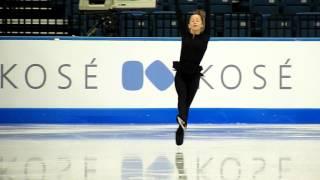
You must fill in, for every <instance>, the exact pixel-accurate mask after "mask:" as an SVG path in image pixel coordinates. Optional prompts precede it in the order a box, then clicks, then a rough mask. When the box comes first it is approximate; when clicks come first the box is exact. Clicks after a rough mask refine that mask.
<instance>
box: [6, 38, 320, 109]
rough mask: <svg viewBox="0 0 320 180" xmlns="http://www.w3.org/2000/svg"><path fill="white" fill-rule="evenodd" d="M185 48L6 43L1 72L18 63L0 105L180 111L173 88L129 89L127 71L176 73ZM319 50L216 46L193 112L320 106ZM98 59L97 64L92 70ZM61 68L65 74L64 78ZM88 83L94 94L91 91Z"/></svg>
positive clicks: (292, 44) (296, 44)
mask: <svg viewBox="0 0 320 180" xmlns="http://www.w3.org/2000/svg"><path fill="white" fill-rule="evenodd" d="M180 45H181V42H180V41H174V40H173V41H160V40H159V41H143V40H127V41H126V40H99V41H97V40H96V41H95V40H60V41H59V40H22V41H21V40H1V41H0V64H1V66H2V67H3V70H2V71H3V72H2V74H1V73H0V75H3V74H4V73H5V72H7V71H8V70H9V69H10V68H11V67H13V66H14V64H16V66H15V67H13V69H12V70H11V71H10V72H8V73H7V75H6V77H7V78H8V79H10V81H12V83H14V85H15V86H16V88H15V87H14V86H12V85H11V84H10V83H9V82H8V80H7V79H6V78H2V79H1V81H3V82H2V83H3V84H2V86H1V88H0V99H1V101H0V108H174V107H176V104H177V96H176V92H175V88H174V84H171V85H170V86H169V88H168V89H166V90H163V91H161V90H159V89H157V88H156V87H155V86H154V85H153V84H152V83H151V81H150V80H149V79H148V78H147V77H146V75H145V72H144V78H143V86H142V88H141V89H139V90H135V91H130V90H126V89H125V88H124V87H123V84H122V68H123V64H124V63H125V62H128V61H139V62H140V63H141V64H143V68H144V70H145V69H146V68H147V67H148V66H149V65H150V64H151V63H153V62H154V61H156V60H159V61H161V62H162V63H163V64H164V65H165V66H166V67H167V69H168V70H170V71H171V73H172V74H173V75H174V73H175V72H174V71H173V69H172V68H171V64H172V61H173V60H178V59H179V54H180ZM319 51H320V41H210V42H209V46H208V49H207V52H206V54H205V56H204V59H203V61H202V66H203V67H204V70H206V69H208V68H209V67H210V66H211V65H212V66H211V68H209V69H208V71H207V72H206V73H205V76H204V77H203V78H204V79H202V80H201V81H200V89H199V91H198V93H197V96H196V98H195V100H194V102H193V107H198V108H320V83H318V81H317V78H318V77H320V71H319V67H320V61H319V59H320V55H319V53H318V52H319ZM94 58H95V60H94V62H93V63H92V64H91V65H95V66H91V67H87V72H86V65H90V63H91V61H93V59H94ZM35 64H37V65H36V66H33V67H31V66H32V65H35ZM62 65H64V67H62V69H61V71H62V72H63V74H64V75H65V76H62V74H61V72H60V73H59V68H61V66H62ZM284 65H287V66H284ZM40 66H41V67H43V69H41V68H39V67H40ZM28 68H29V70H28ZM255 68H256V69H255ZM44 71H45V73H46V79H45V80H44ZM280 71H281V73H280ZM239 74H241V81H240V75H239ZM88 75H89V76H94V77H88ZM258 75H259V76H258ZM66 76H68V77H69V80H68V79H67V78H66ZM159 76H161V74H160V75H159ZM281 76H282V78H281ZM86 77H87V78H86ZM160 78H161V77H160ZM281 80H282V85H280V81H281ZM26 81H28V82H26ZM70 81H71V83H70ZM86 81H87V87H91V88H92V87H94V88H96V89H89V88H86ZM205 81H206V82H207V83H205ZM28 84H29V85H28ZM41 84H43V86H42V87H41V88H38V89H33V88H30V85H31V86H33V87H35V86H38V87H39V86H40V85H41ZM208 84H210V86H211V87H210V86H209V85H208ZM238 84H239V85H238ZM68 85H69V87H68V88H66V89H59V86H60V87H67V86H68ZM237 85H238V86H237ZM228 87H229V89H228ZM230 87H232V88H234V89H231V88H230ZM254 87H256V88H260V89H255V88H254ZM211 88H214V89H211Z"/></svg>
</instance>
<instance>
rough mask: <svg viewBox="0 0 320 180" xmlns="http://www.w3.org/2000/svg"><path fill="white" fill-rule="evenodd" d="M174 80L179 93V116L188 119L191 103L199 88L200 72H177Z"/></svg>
mask: <svg viewBox="0 0 320 180" xmlns="http://www.w3.org/2000/svg"><path fill="white" fill-rule="evenodd" d="M174 82H175V87H176V91H177V94H178V116H179V117H181V118H182V119H183V120H185V121H188V114H189V109H190V105H191V103H192V101H193V98H194V96H195V95H196V93H197V90H198V88H199V82H200V73H195V74H185V73H182V72H177V73H176V76H175V79H174Z"/></svg>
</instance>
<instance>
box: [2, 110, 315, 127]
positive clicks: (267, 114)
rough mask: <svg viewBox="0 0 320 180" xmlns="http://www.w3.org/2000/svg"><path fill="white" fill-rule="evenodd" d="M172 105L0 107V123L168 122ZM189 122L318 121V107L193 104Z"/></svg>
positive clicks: (171, 119)
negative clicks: (227, 106)
mask: <svg viewBox="0 0 320 180" xmlns="http://www.w3.org/2000/svg"><path fill="white" fill-rule="evenodd" d="M176 113H177V110H176V109H175V108H147V109H143V108H141V109H140V108H138V109H132V108H128V109H127V108H126V109H122V108H121V109H111V108H105V109H101V108H99V109H92V108H48V109H46V108H0V123H1V124H8V123H42V124H68V123H76V124H77V123H79V124H82V123H107V124H124V123H126V124H128V123H130V124H171V123H175V116H176ZM189 122H190V123H212V124H226V123H246V124H260V123H263V124H319V123H320V109H255V108H252V109H251V108H193V109H191V112H190V119H189Z"/></svg>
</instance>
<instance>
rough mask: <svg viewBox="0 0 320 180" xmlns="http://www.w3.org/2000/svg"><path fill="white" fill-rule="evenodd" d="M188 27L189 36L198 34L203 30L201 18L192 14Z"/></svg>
mask: <svg viewBox="0 0 320 180" xmlns="http://www.w3.org/2000/svg"><path fill="white" fill-rule="evenodd" d="M188 27H189V30H190V33H191V34H200V33H201V32H202V31H203V28H204V25H203V22H202V18H201V16H200V15H199V14H193V15H192V16H191V17H190V19H189V24H188Z"/></svg>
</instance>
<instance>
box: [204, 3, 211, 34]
mask: <svg viewBox="0 0 320 180" xmlns="http://www.w3.org/2000/svg"><path fill="white" fill-rule="evenodd" d="M204 6H205V8H204V9H205V11H206V19H205V22H206V25H205V30H204V33H205V34H207V35H208V36H210V3H209V0H205V4H204Z"/></svg>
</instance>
